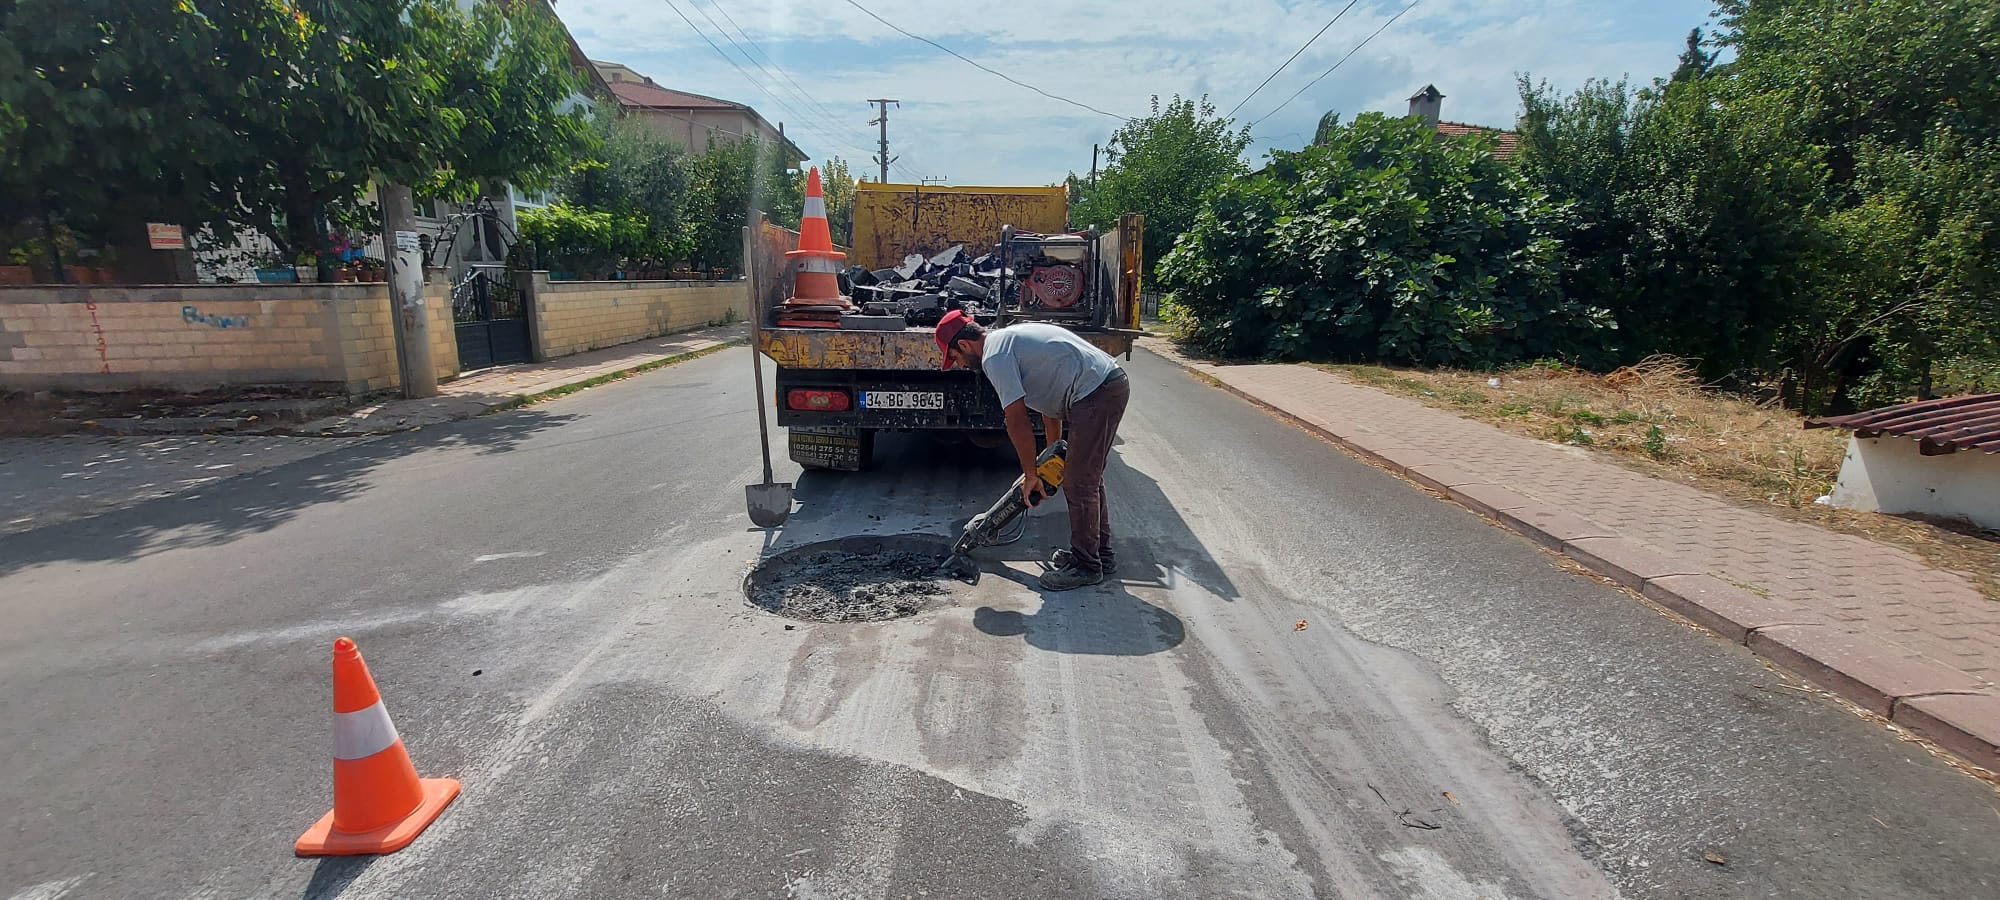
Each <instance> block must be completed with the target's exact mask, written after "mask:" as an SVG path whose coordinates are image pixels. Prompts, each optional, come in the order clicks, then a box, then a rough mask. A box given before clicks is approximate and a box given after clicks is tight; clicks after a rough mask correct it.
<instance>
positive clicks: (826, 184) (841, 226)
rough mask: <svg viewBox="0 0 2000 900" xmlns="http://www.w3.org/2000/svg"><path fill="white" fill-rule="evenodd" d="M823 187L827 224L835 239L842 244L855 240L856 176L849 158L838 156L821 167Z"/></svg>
mask: <svg viewBox="0 0 2000 900" xmlns="http://www.w3.org/2000/svg"><path fill="white" fill-rule="evenodd" d="M819 174H820V184H821V189H822V190H823V191H825V193H826V224H827V227H828V228H829V229H831V230H832V231H833V239H834V240H835V241H838V242H840V243H842V244H851V243H852V242H853V241H854V176H853V175H852V174H849V172H848V170H847V160H844V159H841V158H840V157H838V156H836V157H834V158H832V159H829V160H827V161H826V165H825V166H823V167H822V168H821V169H820V172H819Z"/></svg>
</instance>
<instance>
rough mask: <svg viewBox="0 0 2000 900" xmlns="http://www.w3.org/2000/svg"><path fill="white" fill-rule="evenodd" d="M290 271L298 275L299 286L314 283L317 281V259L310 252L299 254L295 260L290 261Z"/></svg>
mask: <svg viewBox="0 0 2000 900" xmlns="http://www.w3.org/2000/svg"><path fill="white" fill-rule="evenodd" d="M292 270H293V271H294V272H297V273H298V281H299V283H300V284H311V283H313V282H316V281H318V280H319V257H317V256H314V255H313V254H312V252H311V251H307V252H304V253H300V254H299V256H298V258H297V259H294V260H292Z"/></svg>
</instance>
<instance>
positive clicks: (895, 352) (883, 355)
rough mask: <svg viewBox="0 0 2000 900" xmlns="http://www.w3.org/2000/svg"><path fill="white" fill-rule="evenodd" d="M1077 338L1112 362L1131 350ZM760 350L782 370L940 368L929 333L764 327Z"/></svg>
mask: <svg viewBox="0 0 2000 900" xmlns="http://www.w3.org/2000/svg"><path fill="white" fill-rule="evenodd" d="M1077 336H1079V337H1081V338H1083V339H1084V340H1087V341H1089V342H1091V343H1092V344H1094V345H1096V346H1097V348H1098V349H1100V350H1103V351H1104V352H1106V353H1109V354H1111V355H1113V356H1118V355H1122V354H1126V353H1129V352H1131V349H1132V333H1131V332H1124V331H1088V330H1081V329H1079V330H1078V331H1077ZM759 348H760V349H762V350H763V351H764V355H766V356H769V357H770V358H771V359H772V361H774V362H776V363H777V364H778V365H779V367H780V368H786V369H865V370H872V371H911V372H915V371H922V372H936V371H938V370H939V369H940V368H942V367H943V364H944V358H943V356H942V355H940V354H939V352H938V348H937V341H936V339H935V338H933V337H932V329H929V328H905V329H903V330H902V331H861V330H843V329H838V328H785V327H765V328H763V329H761V330H760V332H759Z"/></svg>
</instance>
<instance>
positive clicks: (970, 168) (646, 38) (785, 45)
mask: <svg viewBox="0 0 2000 900" xmlns="http://www.w3.org/2000/svg"><path fill="white" fill-rule="evenodd" d="M672 2H673V3H674V4H675V5H677V6H679V7H680V9H681V10H682V11H683V12H685V13H686V14H687V16H688V17H689V18H691V19H692V20H693V21H694V22H695V24H696V25H697V26H698V27H700V28H701V29H702V30H703V31H706V32H709V34H710V37H711V38H713V39H714V40H715V41H716V42H717V43H718V44H720V45H722V47H723V49H724V50H725V51H730V44H729V43H728V42H727V41H726V39H725V38H735V37H736V35H735V33H734V29H733V28H731V26H730V22H729V21H726V20H724V18H723V16H722V14H721V13H720V12H718V11H716V8H715V7H713V6H709V5H708V4H709V2H710V0H672ZM860 2H862V3H863V5H865V6H867V7H869V8H870V9H873V10H874V11H875V12H877V13H879V14H880V15H881V16H882V17H883V18H885V19H888V20H889V21H891V22H894V23H896V24H898V25H901V26H903V27H904V28H908V29H910V30H911V31H914V32H916V33H918V34H922V35H924V36H926V37H930V38H932V39H935V40H937V41H939V42H941V43H944V44H946V45H947V46H951V47H953V48H955V49H958V50H960V51H961V52H963V53H965V54H966V55H967V56H970V57H972V58H973V59H976V60H978V61H979V62H981V63H983V64H985V65H987V66H990V67H992V68H994V69H998V70H1000V71H1003V72H1006V73H1008V74H1009V75H1012V76H1014V77H1015V78H1018V79H1020V80H1023V81H1026V82H1029V83H1032V84H1035V85H1038V86H1040V87H1042V88H1043V89H1045V90H1048V91H1049V92H1051V93H1055V94H1060V95H1064V96H1068V97H1072V98H1075V99H1077V100H1080V101H1083V102H1085V103H1088V104H1090V105H1093V106H1097V107H1099V108H1102V109H1105V110H1109V111H1111V112H1115V113H1119V114H1122V115H1139V114H1143V113H1144V112H1145V111H1146V108H1147V101H1148V98H1150V97H1151V96H1152V95H1154V94H1159V95H1161V96H1163V97H1164V96H1170V95H1172V94H1175V93H1181V94H1184V95H1196V94H1199V93H1201V92H1203V91H1206V92H1207V93H1209V94H1210V95H1211V99H1212V100H1213V102H1214V103H1215V104H1216V106H1217V107H1218V108H1219V109H1221V110H1227V109H1228V108H1229V107H1231V106H1234V105H1235V104H1236V103H1237V101H1239V100H1241V99H1242V98H1243V97H1244V95H1246V94H1248V93H1249V92H1250V90H1251V89H1252V88H1254V87H1256V85H1257V83H1258V82H1259V81H1261V80H1262V79H1263V78H1264V76H1266V75H1268V74H1269V73H1270V71H1271V70H1272V69H1273V68H1275V67H1276V66H1277V65H1278V64H1279V63H1280V62H1283V61H1284V59H1285V57H1286V56H1288V55H1290V54H1291V52H1292V51H1293V50H1295V49H1297V47H1298V45H1299V44H1300V43H1302V42H1303V41H1305V39H1306V38H1308V37H1310V36H1311V35H1312V33H1313V32H1314V31H1317V30H1318V29H1319V27H1320V26H1321V25H1323V24H1324V23H1325V22H1326V20H1327V19H1328V18H1330V17H1331V16H1332V15H1333V14H1334V13H1335V12H1336V11H1338V10H1339V9H1340V7H1341V6H1344V5H1345V0H1331V2H1311V3H1297V4H1289V5H1288V4H1285V3H1280V2H1277V0H1237V2H1233V3H1229V4H1227V5H1226V6H1223V5H1220V4H1216V3H1214V2H1213V0H1147V2H1143V3H1134V2H1097V3H1090V4H1074V5H1066V6H1060V7H1056V8H1047V7H1040V6H1036V7H1029V6H1013V7H1009V6H994V5H992V4H989V3H967V2H951V3H940V2H919V0H860ZM726 8H727V10H728V14H729V17H730V18H731V19H733V20H734V22H735V23H736V24H737V25H740V26H741V27H742V28H743V29H744V30H745V31H747V32H748V34H749V36H750V37H751V38H752V39H754V40H755V41H757V42H758V43H759V44H761V45H762V46H763V48H764V49H765V50H766V51H768V52H770V53H771V54H773V55H774V56H775V57H776V59H777V61H778V63H779V64H780V65H781V66H783V68H784V69H785V71H786V72H787V73H788V74H789V75H790V76H791V77H792V78H793V79H794V80H796V81H797V82H799V83H800V84H801V85H804V86H805V88H806V90H807V91H808V92H809V93H810V94H811V96H812V97H813V98H814V100H816V101H817V104H811V103H807V102H805V101H802V100H800V99H798V98H797V97H795V96H794V95H793V94H792V92H791V90H790V89H789V87H788V86H785V85H783V84H782V82H776V81H774V80H772V79H769V78H768V76H766V75H765V73H764V72H762V71H761V70H760V69H758V68H754V67H751V66H749V65H747V64H746V65H745V66H744V67H745V68H746V69H748V70H749V71H750V72H751V73H752V74H753V75H754V76H755V77H757V78H758V79H759V80H762V81H766V82H770V84H769V85H768V89H769V90H770V91H771V92H772V93H775V94H777V95H778V96H779V97H781V98H783V102H779V101H777V100H774V99H772V97H770V96H767V95H766V94H764V93H762V92H761V91H760V90H759V89H758V88H757V87H754V86H752V84H751V83H750V82H748V81H746V80H745V78H744V76H743V75H742V74H740V73H739V72H738V71H737V70H736V69H735V68H733V67H731V66H730V65H729V64H727V63H725V62H724V61H723V60H722V59H721V58H720V57H718V56H717V54H716V52H715V51H714V50H713V49H711V48H710V47H709V46H708V45H707V44H706V43H704V42H703V41H702V40H701V39H700V38H699V37H697V36H696V35H695V34H694V33H693V32H692V31H690V30H689V28H688V26H687V24H686V23H684V22H682V21H681V19H680V17H679V16H677V15H676V14H675V13H674V10H673V8H672V7H670V6H669V5H668V2H667V0H561V3H560V4H559V6H558V11H559V12H560V14H561V15H562V17H563V19H564V21H565V22H567V23H568V24H569V26H570V29H571V31H572V32H573V33H575V35H576V37H577V40H578V42H579V43H580V44H581V45H582V46H583V48H584V50H585V52H586V53H588V54H590V55H591V56H592V57H594V58H598V59H614V60H617V61H619V62H623V63H626V64H628V65H631V66H633V67H634V68H636V69H638V70H639V71H641V72H644V73H646V74H649V75H651V76H653V78H655V79H656V80H657V81H659V82H660V83H661V84H664V85H667V86H669V87H675V88H680V89H684V90H690V91H695V92H697V93H703V94H710V95H714V96H720V97H728V98H730V99H733V100H737V101H739V102H744V103H749V104H751V105H752V106H755V107H757V109H758V110H759V111H760V112H762V113H764V115H765V116H766V117H767V118H770V119H773V120H783V121H785V122H786V127H787V130H788V132H790V133H791V134H793V135H794V136H795V139H796V140H797V141H798V142H799V143H800V145H801V146H803V147H804V148H805V149H806V151H807V152H809V153H812V154H814V155H815V156H818V157H821V158H824V157H827V156H832V155H836V154H837V155H841V156H845V157H847V158H848V160H849V161H850V162H851V163H854V164H855V166H856V168H857V169H862V168H872V164H870V163H869V162H868V158H869V155H870V154H871V153H872V152H873V148H874V137H875V129H874V128H872V127H870V126H868V125H867V124H866V122H867V121H868V120H869V119H870V118H871V117H872V116H871V113H870V109H869V107H868V106H867V104H866V103H864V102H863V101H865V100H866V99H867V98H870V97H883V96H887V97H896V98H899V99H901V100H902V101H903V104H902V106H901V107H900V108H897V109H893V110H891V113H890V139H891V143H892V151H893V152H894V153H896V154H898V155H900V156H901V157H902V158H903V161H904V164H905V169H907V170H909V171H911V172H915V173H918V174H923V175H942V176H949V177H950V179H951V180H952V181H953V182H954V183H959V184H977V183H994V184H1046V183H1051V182H1055V181H1058V180H1060V179H1061V178H1062V177H1063V176H1064V175H1066V174H1067V173H1068V172H1070V171H1072V170H1075V171H1079V172H1081V171H1084V170H1087V169H1088V168H1089V166H1090V146H1091V144H1092V143H1093V142H1102V141H1104V140H1105V139H1107V138H1108V137H1109V136H1110V134H1111V131H1112V129H1114V128H1115V127H1116V126H1117V124H1118V123H1117V122H1116V121H1115V120H1113V119H1109V118H1105V117H1103V116H1099V115H1096V114H1094V113H1090V112H1087V111H1085V110H1081V109H1077V108H1075V107H1073V106H1068V105H1064V104H1061V103H1058V102H1056V101H1052V100H1049V99H1046V98H1044V97H1041V96H1039V95H1037V94H1035V93H1033V92H1032V91H1029V90H1026V89H1024V88H1020V87H1016V86H1014V85H1011V84H1008V83H1007V82H1005V81H1002V80H1000V79H999V78H996V77H994V76H992V75H989V74H987V73H985V72H981V71H979V70H977V69H974V68H973V67H971V66H969V65H967V64H965V63H963V62H961V61H959V60H956V59H953V58H951V57H949V56H946V55H945V54H943V53H941V52H939V51H937V50H935V49H933V48H930V47H927V46H925V45H923V44H920V43H917V42H915V41H913V40H911V39H909V38H906V37H903V36H902V35H900V34H897V33H895V32H893V31H890V30H889V29H887V28H885V27H884V26H882V25H881V24H880V23H877V22H875V21H874V20H873V19H870V18H869V17H867V16H866V15H864V14H863V13H861V12H860V11H858V10H856V9H855V8H854V7H852V6H850V5H848V4H847V3H846V2H844V0H830V2H826V0H823V2H816V3H813V4H804V3H796V2H786V0H740V2H730V3H727V5H726ZM1400 8H1401V4H1397V3H1392V2H1378V0H1361V2H1359V3H1358V4H1357V5H1356V6H1355V7H1354V9H1353V10H1352V11H1351V12H1349V13H1348V14H1347V15H1346V17H1344V18H1343V19H1342V20H1341V21H1340V23H1339V24H1337V25H1335V26H1334V27H1333V28H1332V29H1330V30H1329V31H1328V32H1327V33H1326V35H1325V36H1323V37H1321V38H1320V40H1319V41H1318V42H1317V43H1316V44H1315V45H1314V46H1313V47H1312V48H1311V49H1309V50H1307V51H1306V52H1305V53H1304V54H1302V55H1301V56H1300V57H1299V58H1298V59H1297V60H1296V61H1294V62H1293V63H1292V64H1291V66H1290V67H1288V68H1287V69H1286V70H1285V72H1284V73H1283V74H1282V75H1280V76H1279V77H1278V78H1276V79H1275V80H1273V81H1272V82H1271V84H1270V85H1269V86H1267V87H1265V88H1264V89H1263V91H1262V92H1260V93H1259V94H1258V95H1257V97H1256V98H1255V99H1253V100H1251V101H1250V102H1249V103H1247V104H1245V105H1244V107H1243V109H1242V110H1241V111H1240V112H1239V114H1238V119H1239V120H1240V121H1242V122H1244V123H1248V122H1249V121H1251V120H1253V119H1256V118H1258V117H1261V116H1264V115H1266V114H1267V113H1269V112H1270V111H1271V109H1272V108H1273V107H1276V106H1277V105H1278V104H1279V103H1280V102H1281V101H1283V100H1284V99H1285V98H1286V97H1288V96H1290V95H1291V94H1292V93H1293V92H1294V91H1297V90H1298V89H1299V88H1300V87H1301V86H1303V85H1305V84H1306V83H1307V82H1308V81H1310V80H1312V78H1313V77H1314V76H1317V75H1319V74H1320V73H1321V72H1323V71H1325V70H1326V69H1327V67H1329V66H1331V65H1333V63H1334V61H1335V60H1338V59H1340V57H1341V56H1343V55H1345V54H1346V53H1348V52H1349V51H1350V50H1351V49H1352V48H1353V47H1354V46H1355V44H1356V43H1357V42H1359V41H1361V40H1362V39H1363V38H1365V37H1366V36H1367V35H1368V34H1369V33H1370V32H1372V31H1374V30H1375V29H1376V28H1377V27H1379V26H1380V25H1381V24H1382V23H1383V22H1384V21H1386V20H1387V19H1388V18H1389V17H1390V16H1392V15H1394V14H1395V13H1396V11H1397V10H1398V9H1400ZM1708 9H1709V5H1708V4H1707V3H1706V2H1703V0H1660V2H1650V3H1632V2H1630V0H1546V2H1534V0H1422V2H1421V3H1420V5H1419V6H1417V7H1416V8H1415V9H1414V10H1412V11H1411V12H1410V13H1408V14H1407V15H1405V16H1404V17H1403V19H1401V20H1400V21H1398V22H1397V23H1396V24H1395V25H1394V26H1393V27H1391V28H1390V29H1389V30H1388V31H1386V32H1384V33H1383V34H1382V36H1381V37H1380V38H1378V39H1376V40H1375V41H1374V42H1373V43H1371V44H1369V45H1368V46H1367V48H1365V49H1364V50H1362V51H1361V52H1360V53H1358V54H1356V55H1355V56H1354V57H1353V58H1352V59H1351V60H1349V61H1348V62H1347V63H1346V64H1345V65H1344V66H1342V67H1341V68H1340V69H1339V70H1338V71H1337V72H1335V73H1334V74H1333V75H1332V76H1330V77H1328V78H1326V79H1324V80H1323V81H1321V82H1319V84H1317V85H1315V86H1314V87H1312V88H1311V89H1309V90H1308V91H1306V93H1305V94H1304V95H1302V96H1300V97H1299V99H1297V100H1296V101H1293V102H1292V103H1290V104H1289V105H1287V106H1285V107H1284V109H1283V110H1282V111H1280V112H1278V113H1277V114H1275V115H1271V116H1270V118H1269V119H1268V120H1266V121H1264V122H1263V123H1262V124H1260V125H1259V126H1258V127H1257V129H1256V131H1255V134H1256V135H1257V136H1258V137H1259V138H1260V140H1259V142H1258V143H1257V144H1255V145H1253V152H1257V153H1261V152H1262V151H1263V149H1265V148H1266V147H1268V146H1271V145H1273V144H1275V145H1277V146H1283V147H1297V146H1299V145H1301V144H1303V143H1304V142H1305V140H1306V139H1307V138H1309V137H1310V136H1311V134H1312V130H1313V126H1314V124H1315V123H1316V122H1317V121H1318V119H1319V116H1320V114H1321V113H1322V112H1324V111H1326V110H1328V109H1336V110H1339V111H1340V112H1341V113H1342V115H1343V117H1345V118H1352V116H1353V115H1354V114H1356V113H1360V112H1365V111H1370V110H1376V111H1384V112H1401V111H1402V110H1403V109H1404V108H1405V98H1407V97H1408V96H1409V95H1410V94H1412V93H1414V92H1416V91H1417V90H1418V89H1419V88H1421V87H1423V85H1424V84H1426V83H1435V84H1436V85H1437V86H1438V88H1439V89H1440V90H1442V91H1444V92H1445V94H1446V95H1447V96H1448V99H1447V100H1446V101H1445V116H1446V118H1449V119H1454V120H1458V121H1467V122H1474V123H1478V124H1490V125H1506V124H1508V123H1510V122H1512V120H1513V118H1514V115H1515V113H1516V108H1517V99H1516V96H1515V87H1514V81H1515V74H1516V73H1518V72H1526V73H1529V74H1531V75H1533V76H1535V77H1537V78H1547V79H1549V80H1550V81H1552V82H1554V83H1555V84H1557V85H1559V86H1564V87H1573V86H1575V85H1577V84H1580V83H1581V82H1582V81H1583V80H1584V79H1586V78H1590V77H1611V78H1616V77H1619V76H1621V75H1625V74H1627V73H1629V74H1631V75H1632V76H1633V77H1634V78H1636V79H1642V80H1643V79H1647V78H1651V77H1654V76H1656V75H1662V74H1665V73H1666V72H1668V71H1669V70H1671V69H1672V67H1673V64H1674V57H1675V55H1676V54H1677V53H1678V52H1679V51H1680V47H1681V40H1682V38H1683V37H1684V35H1685V34H1686V30H1687V29H1688V28H1690V27H1693V26H1695V25H1699V24H1703V22H1704V21H1705V18H1706V16H1707V13H1708ZM703 10H706V11H707V13H708V17H709V18H713V19H714V20H715V22H717V23H720V25H721V29H720V30H717V29H715V28H712V27H711V25H710V21H709V18H704V17H703V16H702V15H701V11H703ZM731 52H733V51H731ZM752 52H753V53H754V51H752ZM738 62H739V64H740V63H741V60H740V59H739V60H738ZM818 105H823V106H824V107H826V108H827V109H829V110H831V111H832V112H833V114H834V115H833V116H832V117H829V116H828V115H826V113H825V112H822V111H821V110H820V109H818V108H817V106H818ZM830 118H831V120H830ZM891 174H892V177H896V176H897V173H894V172H892V173H891Z"/></svg>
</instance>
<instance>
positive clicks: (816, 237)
mask: <svg viewBox="0 0 2000 900" xmlns="http://www.w3.org/2000/svg"><path fill="white" fill-rule="evenodd" d="M785 257H786V258H787V259H792V260H796V261H797V263H798V272H797V274H796V275H795V276H794V277H793V279H792V296H791V297H790V298H789V299H787V300H786V301H785V308H784V310H783V311H782V312H781V313H780V314H779V324H781V325H784V324H792V325H822V326H823V327H834V326H837V325H838V324H839V323H840V314H841V313H842V312H845V311H847V310H851V309H853V308H854V304H853V302H852V301H849V300H848V299H847V298H846V297H842V296H841V295H840V264H841V262H842V261H844V260H846V259H847V254H845V253H842V252H840V251H838V250H835V249H833V230H832V229H831V228H829V227H827V224H826V194H825V193H824V192H823V189H822V188H821V187H820V181H819V167H818V166H814V167H812V168H811V169H810V170H808V171H807V172H806V204H805V210H804V211H803V212H802V213H801V214H800V216H799V249H797V250H793V251H790V252H788V253H786V254H785Z"/></svg>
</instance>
